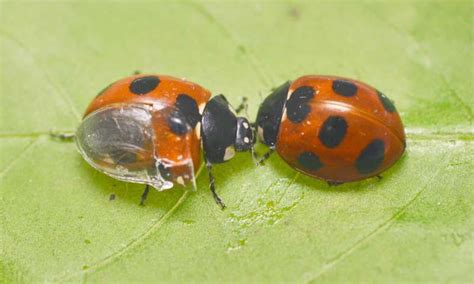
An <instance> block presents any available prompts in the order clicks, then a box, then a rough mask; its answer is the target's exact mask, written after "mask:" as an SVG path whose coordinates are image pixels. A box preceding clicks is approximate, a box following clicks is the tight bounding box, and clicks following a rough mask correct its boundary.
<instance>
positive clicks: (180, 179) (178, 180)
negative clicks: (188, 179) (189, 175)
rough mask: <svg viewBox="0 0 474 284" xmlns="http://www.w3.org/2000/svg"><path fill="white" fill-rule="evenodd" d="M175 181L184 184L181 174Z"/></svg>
mask: <svg viewBox="0 0 474 284" xmlns="http://www.w3.org/2000/svg"><path fill="white" fill-rule="evenodd" d="M176 182H177V183H179V184H180V185H184V179H183V177H182V176H179V177H178V178H177V179H176Z"/></svg>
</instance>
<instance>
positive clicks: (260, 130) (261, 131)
mask: <svg viewBox="0 0 474 284" xmlns="http://www.w3.org/2000/svg"><path fill="white" fill-rule="evenodd" d="M257 132H258V138H259V139H260V141H265V140H264V139H263V128H261V127H260V126H259V127H258V128H257Z"/></svg>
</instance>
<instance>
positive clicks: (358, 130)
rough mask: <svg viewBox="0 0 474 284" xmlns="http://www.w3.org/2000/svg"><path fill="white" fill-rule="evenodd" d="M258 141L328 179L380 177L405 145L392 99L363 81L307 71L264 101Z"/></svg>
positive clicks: (308, 172)
mask: <svg viewBox="0 0 474 284" xmlns="http://www.w3.org/2000/svg"><path fill="white" fill-rule="evenodd" d="M256 127H257V133H258V138H259V140H260V141H261V142H262V143H264V144H266V145H267V146H268V147H270V151H269V152H268V153H267V154H265V155H264V158H262V161H263V160H264V159H266V158H268V157H269V156H270V154H271V153H272V152H274V151H276V152H277V153H278V154H279V155H280V156H281V157H282V158H283V160H285V162H287V163H288V164H289V165H290V166H292V167H293V168H295V169H296V170H298V171H300V172H302V173H304V174H306V175H309V176H312V177H316V178H320V179H323V180H326V181H327V182H328V183H329V184H331V185H335V184H341V183H345V182H350V181H356V180H361V179H364V178H368V177H372V176H378V174H379V173H381V172H382V171H384V170H386V169H387V168H389V167H391V166H392V165H393V164H394V163H395V162H396V161H397V160H398V159H399V158H400V157H401V155H402V154H403V152H404V151H405V147H406V142H405V132H404V128H403V124H402V121H401V119H400V116H399V115H398V113H397V110H396V109H395V106H394V105H393V103H392V101H390V99H388V98H387V97H386V96H385V95H384V94H383V93H381V92H380V91H378V90H377V89H375V88H373V87H371V86H369V85H366V84H364V83H361V82H358V81H355V80H351V79H346V78H341V77H334V76H303V77H300V78H298V79H297V80H295V81H293V82H287V83H285V84H283V85H281V86H280V87H279V88H277V89H275V90H274V91H273V93H272V94H270V95H269V96H268V97H267V98H266V99H265V100H264V101H263V103H262V104H261V105H260V108H259V111H258V114H257V121H256Z"/></svg>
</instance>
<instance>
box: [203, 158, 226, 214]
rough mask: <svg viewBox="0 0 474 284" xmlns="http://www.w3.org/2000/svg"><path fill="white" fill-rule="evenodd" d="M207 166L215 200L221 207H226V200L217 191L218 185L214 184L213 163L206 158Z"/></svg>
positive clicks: (210, 187) (210, 186)
mask: <svg viewBox="0 0 474 284" xmlns="http://www.w3.org/2000/svg"><path fill="white" fill-rule="evenodd" d="M206 168H207V173H208V175H209V189H210V190H211V193H212V196H213V197H214V200H215V201H216V203H217V205H219V206H220V207H221V209H224V208H225V204H224V202H222V199H221V198H220V197H219V195H217V193H216V186H215V185H214V183H215V179H214V175H213V174H212V164H211V163H210V162H209V161H207V160H206Z"/></svg>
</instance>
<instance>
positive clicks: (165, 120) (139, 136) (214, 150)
mask: <svg viewBox="0 0 474 284" xmlns="http://www.w3.org/2000/svg"><path fill="white" fill-rule="evenodd" d="M210 97H211V94H210V92H209V91H208V90H206V89H205V88H203V87H201V86H199V85H198V84H195V83H192V82H189V81H187V80H184V79H178V78H174V77H171V76H162V75H135V76H131V77H128V78H124V79H122V80H119V81H117V82H115V83H113V84H111V85H109V86H108V87H107V88H105V89H104V90H103V91H101V92H100V93H99V94H98V95H97V97H96V98H95V99H94V100H93V101H92V102H91V103H90V105H89V106H88V108H87V110H86V112H85V114H84V119H83V121H82V123H81V124H80V126H79V128H78V130H77V132H76V138H75V139H76V144H77V146H78V148H79V151H80V153H81V154H82V156H83V158H84V159H85V160H86V161H87V162H88V163H89V164H90V165H92V166H93V167H94V168H96V169H98V170H99V171H101V172H103V173H105V174H107V175H109V176H111V177H113V178H116V179H119V180H122V181H128V182H135V183H142V184H146V188H145V191H144V193H143V195H142V200H141V204H143V202H144V201H145V199H146V197H147V195H148V192H149V186H152V187H154V188H156V189H157V190H160V191H161V190H165V189H169V188H172V187H173V186H174V185H176V184H180V185H182V186H193V185H194V187H195V180H194V175H195V170H196V169H197V168H198V167H199V165H200V157H201V156H200V155H201V154H200V149H201V144H202V148H203V150H204V159H205V164H206V167H207V170H208V173H209V179H210V189H211V192H212V194H213V196H214V199H215V201H216V202H217V203H218V204H219V205H220V206H221V207H222V208H224V206H225V205H224V203H223V202H222V201H221V199H220V198H219V196H218V195H217V194H216V192H215V187H214V178H213V175H212V171H211V169H212V165H213V164H218V163H223V162H226V161H228V160H230V159H231V158H232V157H233V156H234V154H235V152H236V151H238V152H245V151H252V150H253V144H254V135H253V129H252V127H251V125H250V123H249V121H248V120H247V119H246V118H244V117H237V114H236V112H235V111H234V109H233V108H232V107H231V105H230V104H229V102H228V101H227V100H226V98H225V97H224V96H223V95H218V96H215V97H213V98H212V99H210ZM239 109H240V110H241V109H242V106H240V107H239V108H238V110H239ZM252 152H253V151H252Z"/></svg>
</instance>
